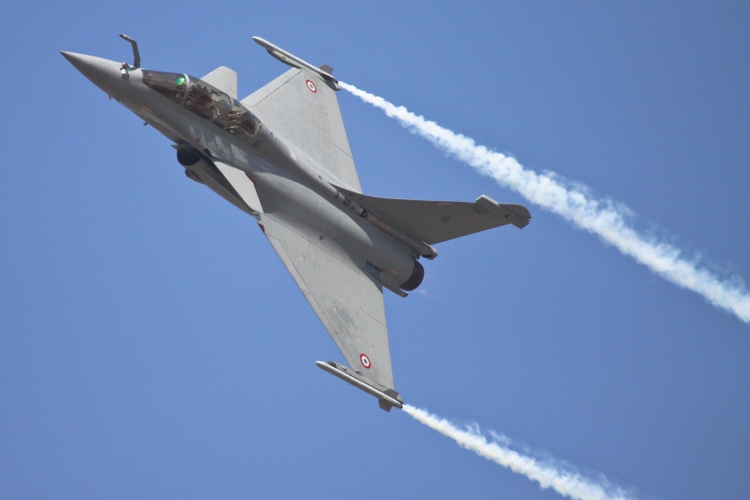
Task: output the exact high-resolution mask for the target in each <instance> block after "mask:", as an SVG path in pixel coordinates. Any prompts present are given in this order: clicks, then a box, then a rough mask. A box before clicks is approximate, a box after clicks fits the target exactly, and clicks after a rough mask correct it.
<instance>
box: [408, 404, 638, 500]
mask: <svg viewBox="0 0 750 500" xmlns="http://www.w3.org/2000/svg"><path fill="white" fill-rule="evenodd" d="M403 410H404V411H405V412H406V413H408V414H409V415H411V416H412V417H414V418H415V419H416V420H417V421H419V422H421V423H423V424H425V425H426V426H428V427H431V428H433V429H435V430H436V431H438V432H439V433H441V434H443V435H445V436H448V437H449V438H451V439H453V440H454V441H456V443H458V445H459V446H461V447H463V448H466V449H467V450H471V451H473V452H475V453H476V454H477V455H479V456H482V457H484V458H486V459H487V460H492V461H493V462H496V463H498V464H500V465H502V466H503V467H507V468H509V469H510V470H512V471H513V472H515V473H518V474H523V475H524V476H526V477H527V478H529V479H530V480H531V481H536V482H537V483H539V486H540V487H541V488H542V489H547V488H552V489H553V490H555V491H556V492H558V493H559V494H560V495H562V496H564V497H569V498H574V499H577V500H627V499H631V498H634V497H633V496H632V495H631V494H629V493H627V492H626V491H624V490H622V489H621V488H617V487H613V486H611V485H610V484H609V482H608V481H607V480H606V479H604V478H601V479H600V480H598V481H596V480H593V479H590V478H587V477H584V476H582V475H581V474H579V473H577V472H575V471H573V470H571V469H572V468H571V467H570V466H569V465H568V466H565V465H563V464H561V463H558V462H553V461H540V460H537V459H535V458H533V457H530V456H527V455H524V454H521V453H519V452H517V451H515V450H512V449H510V448H509V447H507V446H505V445H504V442H507V441H508V440H507V438H504V437H502V436H494V437H495V439H493V440H488V439H487V438H486V437H485V436H484V435H482V433H481V432H480V431H479V429H478V428H470V427H467V428H466V429H460V428H459V427H456V426H455V425H454V424H453V423H451V422H449V421H448V420H445V419H443V418H440V417H437V416H435V415H432V414H430V413H428V412H427V411H425V410H422V409H419V408H415V407H413V406H411V405H404V408H403Z"/></svg>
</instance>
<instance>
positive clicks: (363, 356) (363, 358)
mask: <svg viewBox="0 0 750 500" xmlns="http://www.w3.org/2000/svg"><path fill="white" fill-rule="evenodd" d="M359 362H360V363H362V366H364V367H365V368H367V369H368V370H369V369H370V367H371V366H372V363H370V358H368V357H367V354H360V355H359Z"/></svg>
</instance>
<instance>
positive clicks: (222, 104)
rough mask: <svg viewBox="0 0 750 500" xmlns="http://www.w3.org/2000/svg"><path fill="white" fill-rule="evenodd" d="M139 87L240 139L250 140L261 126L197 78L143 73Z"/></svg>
mask: <svg viewBox="0 0 750 500" xmlns="http://www.w3.org/2000/svg"><path fill="white" fill-rule="evenodd" d="M143 83H144V84H145V85H146V86H148V87H149V88H151V89H153V90H155V91H157V92H158V93H160V94H161V95H163V96H164V97H166V98H167V99H169V100H171V101H173V102H175V103H177V104H182V105H183V106H184V107H185V109H187V110H189V111H192V112H193V113H195V114H196V115H198V116H200V117H201V118H205V119H206V120H211V121H212V122H214V123H215V124H216V125H218V126H219V127H221V128H223V129H224V130H226V131H227V132H229V133H230V134H234V135H236V136H238V137H240V138H241V139H251V138H253V137H255V136H256V135H258V133H259V132H260V129H261V123H260V121H259V120H258V119H257V118H256V117H255V115H253V114H252V113H250V111H248V110H247V109H246V108H245V107H244V106H243V105H242V104H241V103H239V102H237V101H236V100H234V99H232V98H231V97H230V96H228V95H227V94H226V93H224V92H222V91H221V90H219V89H217V88H216V87H214V86H213V85H210V84H208V83H206V82H204V81H203V80H201V79H199V78H195V77H194V76H190V75H184V74H180V73H166V72H163V71H150V70H143Z"/></svg>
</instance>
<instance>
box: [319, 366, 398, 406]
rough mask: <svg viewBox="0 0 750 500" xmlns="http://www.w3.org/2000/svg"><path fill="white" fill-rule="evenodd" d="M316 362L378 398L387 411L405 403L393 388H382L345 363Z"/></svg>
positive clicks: (379, 403)
mask: <svg viewBox="0 0 750 500" xmlns="http://www.w3.org/2000/svg"><path fill="white" fill-rule="evenodd" d="M315 364H316V365H318V368H320V369H322V370H324V371H327V372H328V373H330V374H331V375H334V376H336V377H338V378H340V379H341V380H343V381H345V382H348V383H350V384H351V385H353V386H354V387H356V388H357V389H361V390H363V391H365V392H366V393H367V394H369V395H371V396H375V397H376V398H378V405H379V406H380V408H382V409H383V410H385V411H391V408H393V407H394V406H395V407H396V408H399V409H400V408H402V407H403V405H404V402H403V400H402V399H401V396H399V394H398V393H397V392H396V391H394V390H393V389H386V390H381V389H379V388H377V387H375V386H374V385H372V384H371V383H369V382H367V381H366V380H364V379H363V378H362V377H360V376H359V375H357V374H356V373H354V372H352V371H351V370H349V369H347V368H346V367H345V366H343V365H340V364H338V363H336V362H334V361H328V362H325V361H316V362H315Z"/></svg>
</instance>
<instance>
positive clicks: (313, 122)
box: [62, 35, 531, 411]
mask: <svg viewBox="0 0 750 500" xmlns="http://www.w3.org/2000/svg"><path fill="white" fill-rule="evenodd" d="M120 36H121V37H122V38H124V39H125V40H127V41H128V42H130V43H131V44H132V47H133V53H134V57H135V61H134V64H133V65H130V64H127V63H117V62H115V61H110V60H107V59H102V58H99V57H93V56H88V55H83V54H75V53H71V52H62V55H63V56H65V58H66V59H67V60H68V61H70V63H71V64H72V65H73V66H75V67H76V68H77V69H78V70H79V71H80V72H81V73H83V75H84V76H85V77H86V78H88V79H89V80H91V81H92V82H93V83H94V84H95V85H96V86H98V87H99V88H101V89H102V90H103V91H104V92H106V93H107V94H108V95H109V96H110V97H111V98H114V99H115V100H117V102H119V103H120V104H122V105H123V106H125V107H126V108H128V109H129V110H130V111H132V112H133V113H135V114H136V115H138V117H140V118H141V119H142V120H144V122H145V123H147V124H149V125H151V126H153V127H154V128H155V129H156V130H158V131H159V132H161V133H162V134H163V135H165V136H166V137H167V138H169V139H170V140H171V141H172V142H173V143H174V144H173V146H172V147H174V148H175V149H176V150H177V161H178V162H179V163H180V164H181V165H182V166H183V167H184V168H185V174H186V175H187V176H188V177H189V178H190V179H192V180H194V181H196V182H199V183H201V184H204V185H205V186H207V187H209V188H210V189H212V190H213V191H215V192H216V193H217V194H219V195H220V196H221V197H222V198H224V199H225V200H227V201H228V202H230V203H232V204H233V205H235V206H236V207H237V208H239V209H240V210H242V211H244V212H247V213H248V214H249V215H251V216H252V217H254V218H255V220H256V221H257V223H258V225H259V226H260V229H261V230H262V231H263V232H264V233H265V235H266V237H267V238H268V241H269V242H270V243H271V245H272V246H273V248H274V250H276V253H278V254H279V257H280V258H281V260H282V261H283V262H284V265H285V266H286V268H287V269H288V270H289V273H290V274H291V275H292V278H294V281H295V282H296V283H297V285H298V286H299V287H300V289H301V290H302V293H303V294H304V296H305V298H306V299H307V301H308V302H309V303H310V305H311V306H312V308H313V310H314V311H315V313H316V314H317V315H318V318H320V321H322V322H323V325H324V326H325V328H326V329H327V330H328V332H329V333H330V334H331V337H332V338H333V341H334V342H336V345H337V346H338V348H339V349H340V350H341V353H342V354H343V355H344V358H345V359H346V361H347V363H348V364H349V367H347V366H344V365H342V364H339V363H335V362H333V361H329V362H327V363H326V362H322V361H318V362H317V365H318V366H319V367H320V368H322V369H323V370H325V371H327V372H329V373H331V374H333V375H335V376H337V377H339V378H341V379H343V380H345V381H347V382H349V383H350V384H352V385H354V386H355V387H358V388H359V389H362V390H363V391H365V392H367V393H368V394H371V395H373V396H375V397H376V398H378V403H379V405H380V407H381V408H382V409H384V410H386V411H390V409H391V408H392V407H394V406H395V407H397V408H401V407H402V404H403V399H402V398H401V396H400V395H399V394H398V393H397V392H396V391H395V390H394V385H393V373H392V370H391V353H390V348H389V347H388V328H387V327H386V321H385V309H384V306H383V288H386V289H388V290H390V291H391V292H393V293H395V294H396V295H398V296H400V297H406V295H407V294H406V292H405V291H411V290H414V289H415V288H417V287H418V286H419V285H420V284H421V282H422V278H423V277H424V268H423V267H422V264H420V262H419V260H418V259H419V258H420V257H425V258H426V259H430V260H431V259H434V258H435V257H436V256H437V251H436V250H435V248H434V247H433V245H435V244H436V243H440V242H442V241H447V240H450V239H453V238H458V237H460V236H465V235H467V234H471V233H476V232H478V231H484V230H485V229H490V228H493V227H497V226H503V225H506V224H513V225H514V226H516V227H518V228H522V227H524V226H526V225H527V224H528V223H529V220H530V219H531V216H530V215H529V211H528V210H527V209H526V208H524V207H523V206H520V205H501V204H499V203H497V202H495V201H494V200H492V199H490V198H489V197H487V196H480V197H479V198H477V200H476V201H475V202H473V203H471V202H469V203H462V202H444V201H419V200H399V199H389V198H377V197H374V196H368V195H365V194H362V188H361V186H360V184H359V177H358V176H357V170H356V168H355V166H354V160H353V159H352V153H351V150H350V149H349V141H348V140H347V137H346V132H345V130H344V123H343V121H342V119H341V112H340V111H339V106H338V101H337V99H336V91H337V90H340V89H341V87H340V86H339V82H338V80H337V79H336V78H334V77H333V75H332V73H333V69H332V68H330V67H329V66H327V65H323V66H320V67H319V68H318V67H315V66H313V65H311V64H309V63H307V62H305V61H303V60H301V59H299V58H298V57H295V56H293V55H292V54H290V53H288V52H286V51H284V50H282V49H280V48H278V47H276V46H275V45H273V44H271V43H268V42H267V41H265V40H263V39H262V38H258V37H254V38H253V40H255V41H256V42H257V43H258V44H259V45H261V46H263V47H264V48H265V49H266V50H267V51H268V52H269V53H270V54H271V55H272V56H273V57H275V58H276V59H278V60H280V61H281V62H283V63H285V64H287V65H289V66H291V67H292V69H290V70H288V71H287V72H286V73H284V74H282V75H281V76H279V77H278V78H276V79H275V80H273V81H272V82H271V83H269V84H268V85H266V86H265V87H263V88H261V89H259V90H257V91H256V92H253V93H252V94H250V95H249V96H248V97H246V98H245V99H242V100H241V101H239V100H237V73H236V72H234V71H233V70H231V69H229V68H227V67H224V66H221V67H219V68H217V69H215V70H214V71H212V72H211V73H209V74H207V75H206V76H204V77H203V78H196V77H194V76H191V75H188V74H184V73H169V72H164V71H152V70H148V69H142V68H141V64H140V54H139V51H138V45H137V43H136V42H135V41H134V40H133V39H132V38H130V37H128V36H126V35H120Z"/></svg>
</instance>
